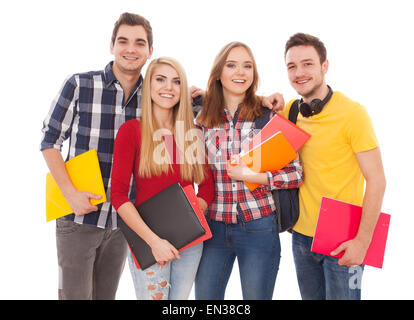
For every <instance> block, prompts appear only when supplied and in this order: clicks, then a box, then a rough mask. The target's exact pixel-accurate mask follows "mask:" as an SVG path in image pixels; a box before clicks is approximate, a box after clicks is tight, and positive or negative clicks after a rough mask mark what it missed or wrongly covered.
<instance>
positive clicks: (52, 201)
mask: <svg viewBox="0 0 414 320" xmlns="http://www.w3.org/2000/svg"><path fill="white" fill-rule="evenodd" d="M65 167H66V170H67V172H68V175H69V178H70V180H71V181H72V183H73V185H74V186H75V188H76V189H78V190H82V191H88V192H92V193H94V194H97V195H100V196H101V198H100V199H98V200H96V199H90V202H91V204H92V205H97V204H99V203H103V202H105V201H106V194H105V188H104V185H103V180H102V174H101V168H100V166H99V160H98V154H97V152H96V150H95V149H92V150H89V151H87V152H84V153H82V154H80V155H78V156H76V157H74V158H72V159H70V160H69V161H67V162H66V163H65ZM71 213H73V211H72V209H71V208H70V206H69V203H68V202H67V201H66V199H65V197H64V196H63V194H62V192H61V191H60V190H59V187H58V185H57V183H56V181H55V179H53V177H52V175H51V174H50V173H48V174H47V175H46V221H51V220H54V219H58V218H61V217H63V216H66V215H68V214H71Z"/></svg>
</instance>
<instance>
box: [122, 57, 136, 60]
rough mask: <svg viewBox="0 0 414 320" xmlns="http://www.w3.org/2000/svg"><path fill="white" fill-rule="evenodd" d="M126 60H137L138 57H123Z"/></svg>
mask: <svg viewBox="0 0 414 320" xmlns="http://www.w3.org/2000/svg"><path fill="white" fill-rule="evenodd" d="M124 58H125V59H127V60H137V59H138V58H133V57H124Z"/></svg>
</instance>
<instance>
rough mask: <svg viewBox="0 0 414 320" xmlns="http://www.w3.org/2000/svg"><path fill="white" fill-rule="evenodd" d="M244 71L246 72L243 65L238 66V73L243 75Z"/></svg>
mask: <svg viewBox="0 0 414 320" xmlns="http://www.w3.org/2000/svg"><path fill="white" fill-rule="evenodd" d="M244 72H245V70H244V68H243V66H238V67H236V74H240V75H243V74H244Z"/></svg>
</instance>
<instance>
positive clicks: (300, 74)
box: [295, 66, 305, 78]
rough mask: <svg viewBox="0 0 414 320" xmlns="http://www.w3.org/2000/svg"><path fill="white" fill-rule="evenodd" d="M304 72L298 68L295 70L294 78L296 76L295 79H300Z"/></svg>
mask: <svg viewBox="0 0 414 320" xmlns="http://www.w3.org/2000/svg"><path fill="white" fill-rule="evenodd" d="M304 71H305V70H304V69H303V68H302V67H301V66H298V67H297V68H296V70H295V76H296V78H300V77H302V76H303V75H304V74H305V72H304Z"/></svg>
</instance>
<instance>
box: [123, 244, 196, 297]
mask: <svg viewBox="0 0 414 320" xmlns="http://www.w3.org/2000/svg"><path fill="white" fill-rule="evenodd" d="M202 252H203V243H199V244H197V245H195V246H192V247H190V248H188V249H185V250H183V251H180V259H174V260H173V261H171V262H170V263H168V264H167V265H166V266H163V267H162V268H161V269H160V267H159V265H158V264H154V265H152V266H151V267H149V268H147V269H145V270H141V269H137V268H136V266H135V262H134V260H133V258H132V256H131V252H129V253H128V262H129V269H130V270H131V275H132V279H133V281H134V287H135V295H136V297H137V299H138V300H186V299H188V296H189V295H190V292H191V288H192V286H193V282H194V278H195V275H196V272H197V268H198V264H199V262H200V258H201V254H202Z"/></svg>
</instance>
